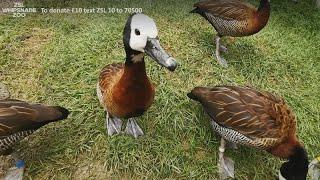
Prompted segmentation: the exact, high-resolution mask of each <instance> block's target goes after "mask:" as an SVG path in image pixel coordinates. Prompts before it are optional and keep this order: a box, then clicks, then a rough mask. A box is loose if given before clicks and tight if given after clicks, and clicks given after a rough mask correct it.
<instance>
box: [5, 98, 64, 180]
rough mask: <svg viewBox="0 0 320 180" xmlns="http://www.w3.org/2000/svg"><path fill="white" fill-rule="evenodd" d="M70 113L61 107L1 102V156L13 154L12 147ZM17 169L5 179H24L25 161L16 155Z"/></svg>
mask: <svg viewBox="0 0 320 180" xmlns="http://www.w3.org/2000/svg"><path fill="white" fill-rule="evenodd" d="M68 115H69V111H68V110H67V109H65V108H62V107H59V106H46V105H42V104H29V103H27V102H24V101H19V100H13V99H6V100H0V155H10V154H12V153H13V149H12V147H13V146H14V145H15V144H16V143H17V142H19V141H21V140H22V139H23V138H25V137H26V136H29V135H30V134H32V133H33V132H35V131H36V130H37V129H39V128H40V127H42V126H44V125H46V124H48V123H51V122H55V121H59V120H62V119H66V118H67V117H68ZM12 157H13V158H14V159H15V161H16V167H14V168H11V169H9V171H8V173H7V176H6V178H5V179H15V180H16V179H22V177H23V169H24V167H25V166H24V161H23V160H19V158H18V157H17V155H16V154H15V153H13V154H12Z"/></svg>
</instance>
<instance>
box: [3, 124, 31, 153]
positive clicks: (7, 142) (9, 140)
mask: <svg viewBox="0 0 320 180" xmlns="http://www.w3.org/2000/svg"><path fill="white" fill-rule="evenodd" d="M34 131H35V130H27V131H21V132H17V133H15V134H12V135H9V136H5V137H0V155H1V154H2V152H4V151H6V150H8V149H10V148H11V147H12V146H13V145H14V144H15V143H17V142H19V141H21V140H22V139H23V138H25V137H27V136H29V135H30V134H32V133H33V132H34Z"/></svg>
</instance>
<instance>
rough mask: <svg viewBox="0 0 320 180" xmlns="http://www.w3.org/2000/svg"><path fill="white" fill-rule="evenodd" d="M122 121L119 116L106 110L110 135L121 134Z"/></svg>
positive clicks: (107, 127)
mask: <svg viewBox="0 0 320 180" xmlns="http://www.w3.org/2000/svg"><path fill="white" fill-rule="evenodd" d="M121 126H122V121H121V119H119V118H117V117H113V116H111V115H110V114H109V113H108V112H106V129H107V132H108V135H109V136H112V135H113V134H119V133H120V132H121Z"/></svg>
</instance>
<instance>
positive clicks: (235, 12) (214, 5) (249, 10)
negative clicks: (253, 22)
mask: <svg viewBox="0 0 320 180" xmlns="http://www.w3.org/2000/svg"><path fill="white" fill-rule="evenodd" d="M194 7H196V8H198V9H199V10H200V11H204V12H206V13H209V14H211V15H213V16H216V17H220V18H222V19H226V20H238V21H242V20H246V19H248V18H250V17H253V15H254V14H255V13H256V11H257V8H256V7H254V6H252V5H251V4H249V3H247V2H244V1H241V0H207V1H200V2H197V3H195V4H194Z"/></svg>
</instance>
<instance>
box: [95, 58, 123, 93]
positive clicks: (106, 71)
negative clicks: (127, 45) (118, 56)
mask: <svg viewBox="0 0 320 180" xmlns="http://www.w3.org/2000/svg"><path fill="white" fill-rule="evenodd" d="M123 68H124V65H123V64H121V63H113V64H109V65H107V66H105V67H104V68H103V69H102V70H101V72H100V76H99V87H100V90H101V91H102V93H103V92H104V91H105V90H106V89H108V87H109V85H110V84H112V83H113V80H114V79H115V77H116V76H117V75H118V74H119V72H120V71H121V70H123Z"/></svg>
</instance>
